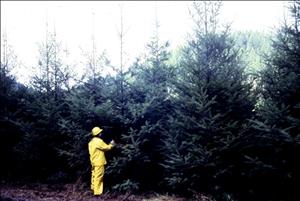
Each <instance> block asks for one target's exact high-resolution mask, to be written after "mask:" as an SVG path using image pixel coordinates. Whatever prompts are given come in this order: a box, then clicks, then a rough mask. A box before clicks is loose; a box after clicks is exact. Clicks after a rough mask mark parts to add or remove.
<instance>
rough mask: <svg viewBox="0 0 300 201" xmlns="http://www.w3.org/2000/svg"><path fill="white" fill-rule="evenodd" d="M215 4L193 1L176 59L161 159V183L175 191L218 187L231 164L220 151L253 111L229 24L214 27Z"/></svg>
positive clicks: (215, 24) (215, 22) (235, 135)
mask: <svg viewBox="0 0 300 201" xmlns="http://www.w3.org/2000/svg"><path fill="white" fill-rule="evenodd" d="M220 7H221V3H220V2H194V3H193V8H192V10H191V13H192V15H193V19H194V22H195V31H194V35H193V37H192V39H191V40H189V41H188V44H187V46H186V47H185V49H184V51H183V52H182V55H181V58H180V61H179V64H178V72H177V75H178V77H177V82H176V83H175V92H174V93H173V94H172V95H173V97H174V100H173V101H174V103H173V104H174V106H175V109H174V112H173V113H172V115H170V118H169V122H168V125H169V128H168V129H166V130H165V135H166V139H165V140H164V142H165V146H164V149H163V154H164V162H163V163H162V164H161V165H162V166H163V167H164V169H165V171H164V172H165V180H164V185H166V186H167V187H168V188H169V189H172V190H176V191H177V192H187V191H194V190H196V191H204V190H218V189H219V187H220V185H221V181H219V180H220V179H221V178H220V177H221V176H222V172H226V171H227V168H228V169H229V167H230V164H228V165H223V164H224V163H225V161H224V160H223V159H222V158H221V157H220V155H221V153H222V151H223V150H224V149H226V148H227V147H228V146H229V145H230V143H231V142H232V141H233V140H234V139H235V138H237V137H238V136H239V133H240V130H241V129H242V128H243V125H244V124H245V122H246V120H247V119H248V118H251V117H252V115H253V114H252V113H253V112H252V110H253V108H254V103H255V102H254V99H253V98H252V97H251V92H250V89H251V84H249V83H248V82H247V76H246V75H245V74H244V72H243V71H244V66H243V63H242V61H241V60H240V55H239V53H238V51H237V50H236V49H235V48H234V46H235V44H234V41H233V40H232V38H231V37H230V35H229V29H225V30H223V31H219V25H218V20H217V17H218V13H219V10H220ZM229 182H230V181H229V180H227V183H229ZM221 187H224V186H221Z"/></svg>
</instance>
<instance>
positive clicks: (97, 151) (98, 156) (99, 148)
mask: <svg viewBox="0 0 300 201" xmlns="http://www.w3.org/2000/svg"><path fill="white" fill-rule="evenodd" d="M88 146H89V154H90V161H91V165H92V176H91V189H92V190H93V191H94V195H101V194H102V193H103V176H104V166H105V165H106V158H105V154H104V152H105V151H108V150H110V149H111V148H112V147H113V145H112V144H109V145H108V144H106V143H105V142H104V141H103V140H102V139H101V138H99V137H93V139H92V140H91V141H90V142H89V145H88Z"/></svg>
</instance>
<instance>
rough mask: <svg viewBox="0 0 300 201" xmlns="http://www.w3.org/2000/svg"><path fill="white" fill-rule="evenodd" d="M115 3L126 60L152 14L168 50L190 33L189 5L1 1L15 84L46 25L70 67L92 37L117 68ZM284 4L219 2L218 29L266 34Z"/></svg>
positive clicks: (139, 47) (33, 58)
mask: <svg viewBox="0 0 300 201" xmlns="http://www.w3.org/2000/svg"><path fill="white" fill-rule="evenodd" d="M120 3H122V5H123V16H124V27H125V29H126V30H128V31H127V33H126V35H125V40H124V42H125V51H126V53H127V54H128V56H127V57H128V58H129V59H131V60H132V59H133V58H134V57H136V56H138V55H139V53H140V52H142V51H143V50H144V46H145V43H147V42H148V41H149V38H150V36H151V35H152V34H153V31H154V19H155V12H157V15H158V19H159V23H160V30H159V31H160V38H161V40H168V41H170V43H171V47H175V46H177V45H178V44H181V43H182V42H183V41H184V40H185V39H186V36H187V33H188V32H190V30H191V22H190V16H189V14H188V9H187V8H188V5H190V4H191V3H192V2H191V1H190V2H186V1H157V2H155V1H140V2H139V1H127V2H126V1H124V2H116V1H90V2H87V1H64V2H61V1H52V2H51V1H48V2H47V1H31V2H30V1H19V2H18V1H1V37H2V36H3V32H4V31H5V32H6V33H7V38H8V43H9V44H10V45H12V47H13V49H14V51H15V53H16V55H17V56H18V59H19V61H21V62H22V64H23V65H22V66H23V67H22V68H21V69H18V73H17V74H18V76H19V78H20V75H22V74H24V76H23V77H24V78H23V79H20V80H26V76H25V75H26V73H25V72H29V69H31V68H32V67H34V66H36V64H37V61H38V59H37V58H38V45H37V44H38V43H40V42H42V41H43V40H44V39H45V30H46V29H45V27H46V26H45V24H46V23H45V22H46V19H48V29H49V31H53V30H54V28H55V30H56V33H57V38H58V39H59V40H60V41H62V44H63V47H64V48H66V49H68V51H69V52H70V58H71V60H72V62H73V63H78V62H79V61H82V57H81V56H82V50H81V49H84V50H89V49H90V48H91V35H92V33H94V35H95V39H96V44H97V48H98V50H106V51H107V53H108V56H109V58H110V59H111V60H112V62H113V64H115V65H117V64H118V62H119V55H118V54H119V40H118V36H117V34H118V29H119V24H120V8H119V5H120ZM286 4H287V2H285V1H224V2H223V7H222V10H221V11H222V12H221V16H220V17H221V18H222V22H224V23H230V22H232V29H233V30H258V31H264V32H269V31H271V30H272V28H274V27H278V26H279V24H280V21H281V20H282V19H283V17H284V15H285V13H286V11H285V10H284V8H285V5H286ZM92 13H94V17H93V14H92ZM92 30H94V31H92ZM1 41H2V40H1ZM129 62H130V61H129ZM78 66H80V65H78ZM78 68H79V67H78Z"/></svg>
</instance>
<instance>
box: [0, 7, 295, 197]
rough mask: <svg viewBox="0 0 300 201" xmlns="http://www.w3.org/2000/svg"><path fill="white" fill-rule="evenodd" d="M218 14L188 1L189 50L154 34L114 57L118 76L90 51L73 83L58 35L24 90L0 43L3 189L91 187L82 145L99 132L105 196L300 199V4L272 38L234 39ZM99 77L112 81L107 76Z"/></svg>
mask: <svg viewBox="0 0 300 201" xmlns="http://www.w3.org/2000/svg"><path fill="white" fill-rule="evenodd" d="M220 9H222V8H221V3H220V2H194V4H193V7H192V8H191V10H190V12H191V15H192V17H193V19H194V31H193V32H192V33H190V37H189V39H188V40H187V41H186V44H185V45H184V46H183V47H181V48H178V49H177V50H175V51H174V50H172V51H171V50H170V48H169V43H168V42H167V41H161V40H160V38H159V34H158V32H157V31H156V30H154V32H153V37H152V38H150V39H149V43H148V45H147V46H146V48H145V51H144V55H143V56H140V57H138V58H137V59H136V60H135V62H133V63H132V64H130V66H129V68H126V67H125V64H124V60H125V59H124V57H125V56H124V54H123V52H122V48H121V51H120V58H121V62H120V65H119V66H111V64H110V61H109V59H108V58H107V57H105V55H104V54H102V53H101V52H96V51H92V52H91V53H89V54H87V55H86V72H87V73H86V74H85V77H83V78H82V79H77V80H76V84H72V85H71V84H70V80H71V79H73V77H72V76H73V72H74V71H76V70H75V67H74V66H72V65H68V64H66V63H65V62H64V57H63V54H62V53H61V52H62V48H61V46H60V42H59V41H57V39H56V36H55V33H51V32H49V33H48V37H47V40H46V41H43V42H41V43H40V46H39V50H40V57H39V60H38V61H37V65H36V68H37V69H39V70H38V72H39V73H37V74H36V75H33V76H32V80H31V81H30V85H24V84H22V83H19V82H17V81H16V78H15V77H14V75H13V74H12V73H11V70H12V69H13V68H17V62H16V59H15V55H14V53H13V49H12V48H11V47H10V46H9V44H7V42H6V41H5V40H2V45H1V71H0V73H1V74H0V75H1V79H0V157H1V165H0V179H1V181H2V182H3V183H14V182H42V183H51V184H55V183H69V182H80V183H83V184H85V185H86V186H88V185H89V179H90V162H89V156H88V149H87V143H88V141H89V140H90V139H91V136H90V131H91V129H92V128H93V127H94V126H100V127H102V128H103V129H104V133H103V138H104V140H105V141H106V142H109V141H110V140H111V139H114V140H115V141H116V143H117V146H116V147H115V148H114V149H113V150H112V151H110V152H107V154H106V156H107V160H108V165H107V167H106V176H105V185H106V188H109V189H111V190H113V191H120V192H126V191H130V192H146V191H156V192H175V193H178V194H183V195H189V194H192V193H194V192H206V193H210V194H212V195H214V196H215V197H216V198H217V199H218V200H264V201H266V200H293V201H296V200H300V191H299V186H300V171H299V170H300V32H299V24H300V2H299V1H294V2H291V3H290V8H289V9H290V13H289V18H288V19H287V20H286V21H285V22H283V23H282V24H281V25H280V28H278V29H276V30H275V29H274V30H273V32H272V33H270V34H264V33H259V32H239V33H236V32H232V31H231V30H230V27H228V26H222V25H221V23H220V19H219V18H218V13H219V11H220ZM157 26H158V25H157ZM122 34H123V31H122V30H121V32H120V44H121V47H122V44H123V42H124V41H123V37H122ZM2 39H3V38H2ZM4 39H5V38H4ZM107 67H113V68H114V69H115V70H116V72H117V73H116V75H114V76H112V75H106V76H103V74H102V73H101V72H103V69H105V68H107Z"/></svg>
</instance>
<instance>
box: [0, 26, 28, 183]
mask: <svg viewBox="0 0 300 201" xmlns="http://www.w3.org/2000/svg"><path fill="white" fill-rule="evenodd" d="M18 67H19V66H18V61H17V57H16V55H15V53H14V51H13V49H12V47H11V46H10V45H9V42H8V40H7V35H6V32H5V31H4V34H3V35H2V36H1V63H0V157H1V159H2V163H1V166H0V177H1V179H4V180H6V179H7V180H10V181H11V180H13V179H18V177H19V176H21V175H22V176H23V174H22V173H23V172H22V171H20V165H21V163H20V159H21V158H22V156H23V155H22V154H21V153H20V152H18V150H19V146H18V145H19V143H20V142H22V136H23V133H24V132H26V129H25V128H24V127H25V125H24V119H25V120H26V114H27V110H26V105H27V104H28V102H30V95H29V92H28V88H27V87H26V86H24V85H23V84H21V83H18V82H17V81H16V79H15V77H14V76H13V75H12V70H15V69H17V68H18Z"/></svg>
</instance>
